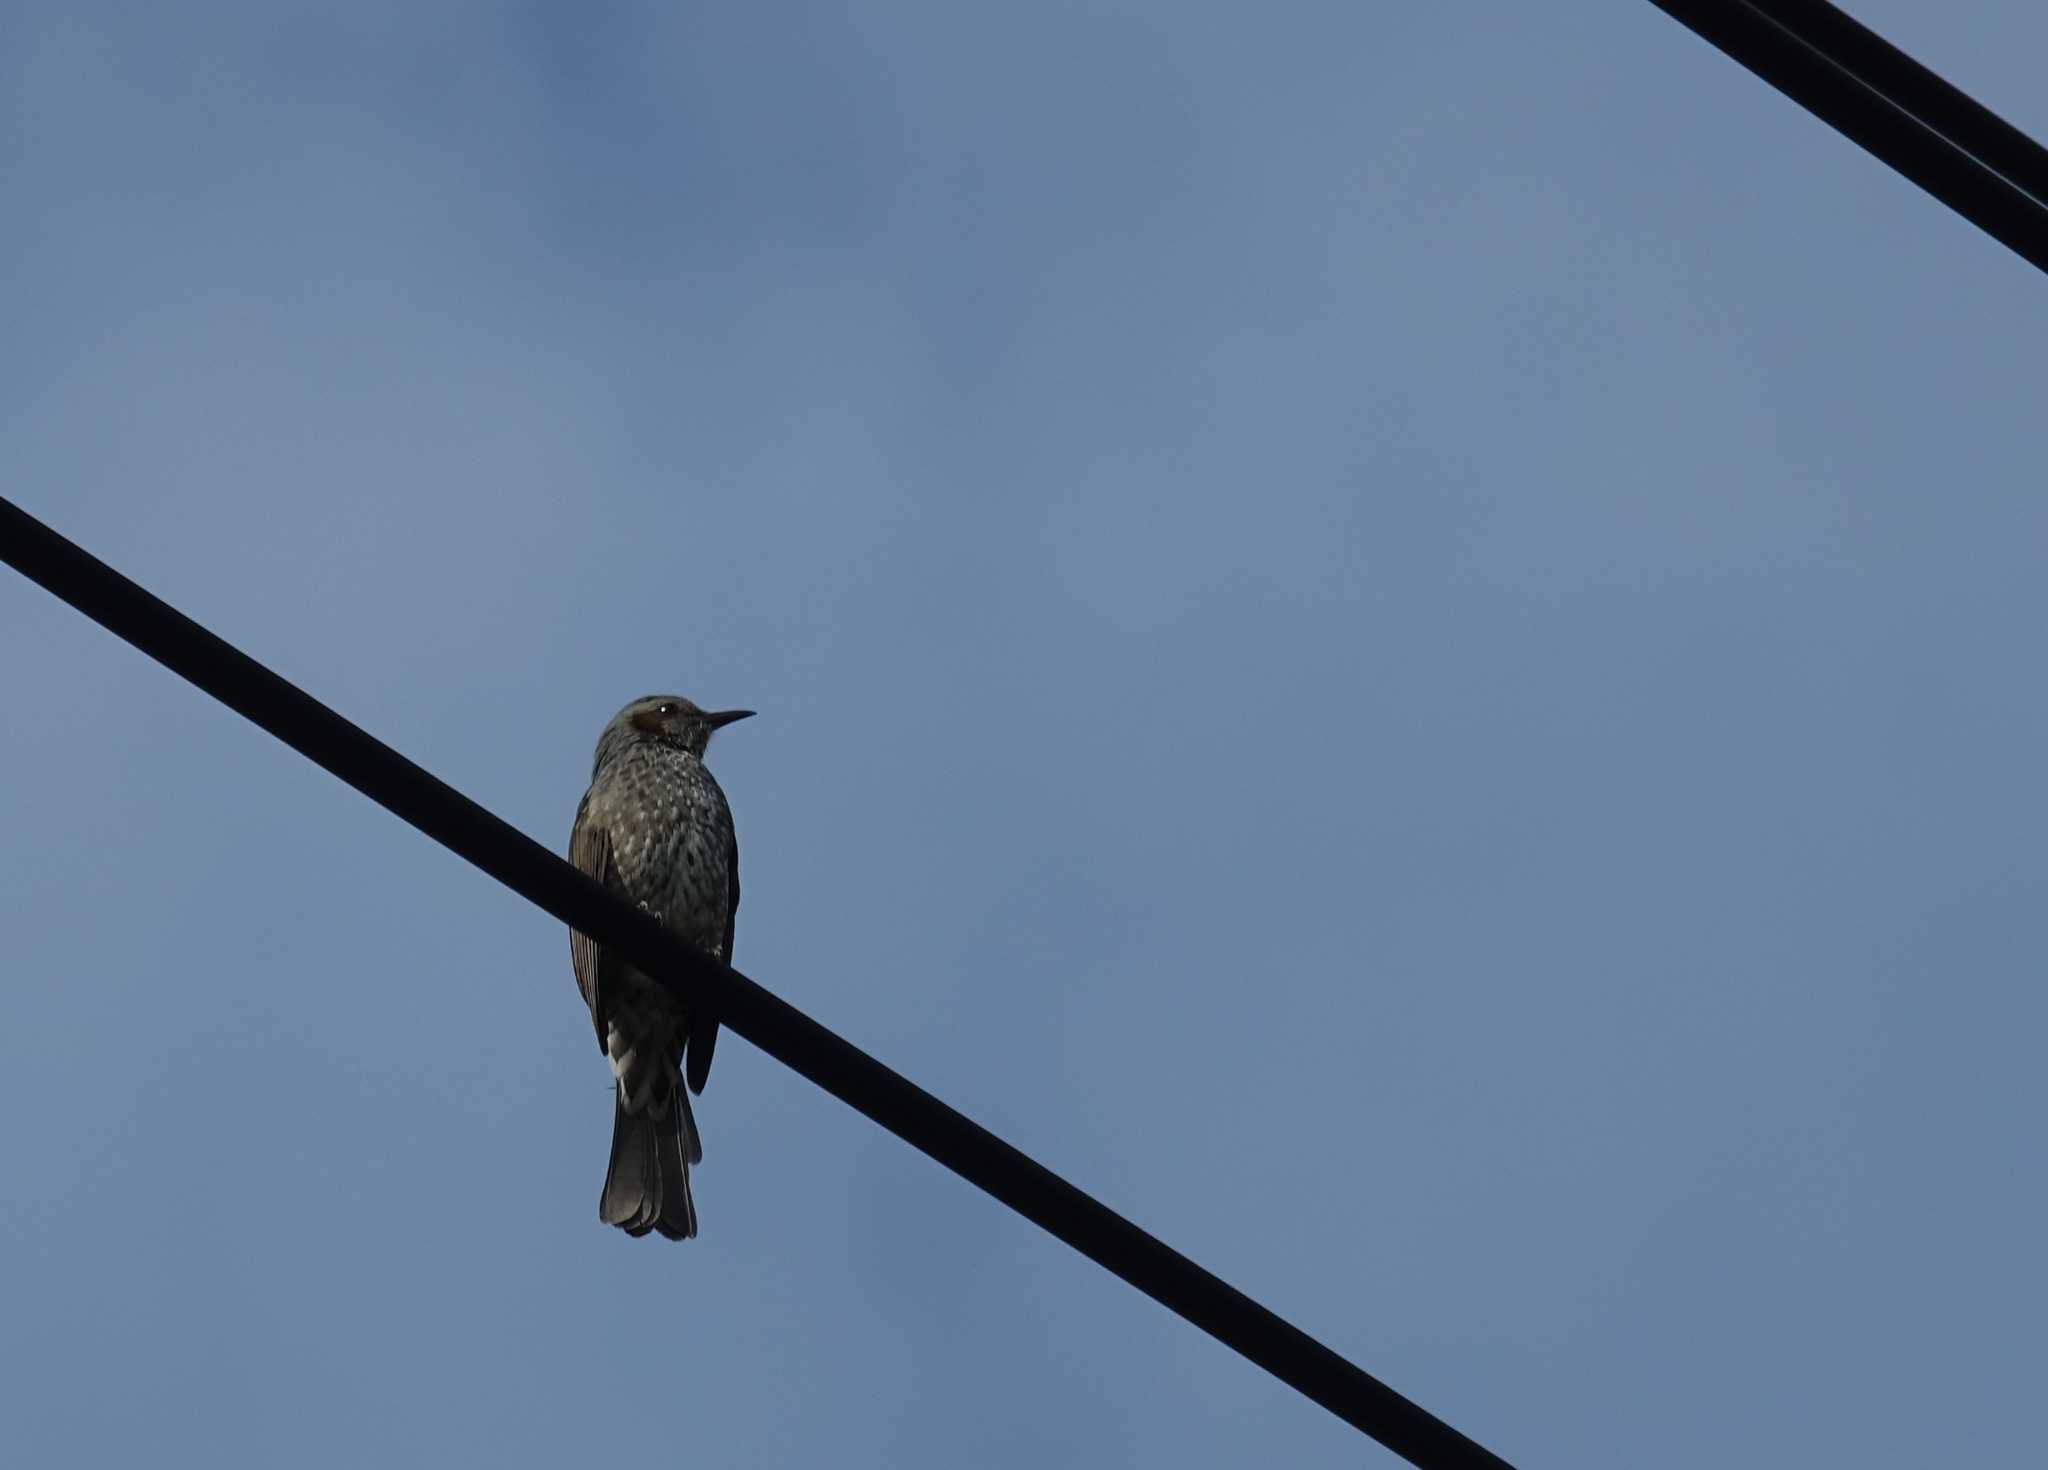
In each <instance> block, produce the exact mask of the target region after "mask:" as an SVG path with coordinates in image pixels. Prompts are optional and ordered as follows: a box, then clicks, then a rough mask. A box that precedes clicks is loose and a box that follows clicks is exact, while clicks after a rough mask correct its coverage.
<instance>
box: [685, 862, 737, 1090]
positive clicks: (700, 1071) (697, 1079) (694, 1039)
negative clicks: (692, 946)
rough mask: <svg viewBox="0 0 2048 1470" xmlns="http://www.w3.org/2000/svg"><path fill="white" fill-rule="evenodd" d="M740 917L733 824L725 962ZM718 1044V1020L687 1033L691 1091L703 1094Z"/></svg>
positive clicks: (727, 873) (687, 1073) (727, 878)
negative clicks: (735, 921) (712, 1056)
mask: <svg viewBox="0 0 2048 1470" xmlns="http://www.w3.org/2000/svg"><path fill="white" fill-rule="evenodd" d="M739 914H740V840H739V838H738V837H737V836H735V835H734V834H733V829H732V823H731V822H727V823H726V827H725V946H724V948H723V949H721V950H720V951H719V953H720V955H721V956H722V957H723V958H724V960H725V962H726V963H727V964H728V965H729V964H731V963H732V933H733V922H734V920H736V919H738V918H739ZM717 1045H718V1017H716V1016H712V1017H711V1018H710V1019H709V1020H707V1021H706V1022H704V1024H703V1025H701V1026H699V1027H697V1028H695V1029H694V1030H692V1031H691V1032H690V1040H689V1055H688V1056H687V1057H686V1058H685V1060H684V1066H683V1080H684V1081H685V1082H687V1083H689V1084H690V1091H692V1092H702V1091H703V1090H704V1084H705V1083H706V1082H707V1081H709V1080H710V1078H711V1053H712V1050H713V1048H715V1047H716V1046H717Z"/></svg>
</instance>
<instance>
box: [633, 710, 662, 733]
mask: <svg viewBox="0 0 2048 1470" xmlns="http://www.w3.org/2000/svg"><path fill="white" fill-rule="evenodd" d="M627 723H628V724H630V725H631V726H632V727H633V728H634V729H635V730H645V731H646V732H647V733H648V734H649V735H659V734H660V733H661V716H660V715H658V714H656V713H655V712H654V711H653V710H651V709H644V710H642V711H640V713H639V714H637V715H635V716H633V718H632V719H631V720H629V721H628V722H627Z"/></svg>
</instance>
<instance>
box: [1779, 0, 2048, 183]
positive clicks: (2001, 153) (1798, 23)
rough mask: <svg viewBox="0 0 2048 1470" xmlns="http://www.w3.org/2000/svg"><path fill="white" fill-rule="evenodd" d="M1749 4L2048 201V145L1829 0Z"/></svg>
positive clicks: (1971, 153) (2012, 180) (2006, 175)
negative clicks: (2038, 140)
mask: <svg viewBox="0 0 2048 1470" xmlns="http://www.w3.org/2000/svg"><path fill="white" fill-rule="evenodd" d="M1750 3H1751V4H1752V5H1753V6H1754V7H1755V8H1756V9H1758V10H1760V11H1762V12H1763V13H1764V14H1765V15H1767V16H1769V17H1770V18H1771V19H1772V20H1773V21H1775V22H1776V23H1777V24H1779V25H1781V26H1783V27H1784V28H1785V29H1786V30H1788V31H1791V32H1793V33H1795V34H1796V35H1798V36H1799V38H1800V39H1801V40H1803V41H1805V42H1806V44H1807V45H1809V46H1812V47H1814V48H1815V49H1816V50H1820V51H1824V52H1826V53H1827V54H1828V55H1829V56H1830V57H1832V58H1833V59H1834V62H1835V64H1836V65H1837V66H1840V67H1842V68H1843V69H1845V70H1847V71H1850V72H1853V73H1855V75H1856V76H1857V77H1858V78H1859V79H1860V80H1861V81H1862V82H1863V83H1864V84H1865V85H1866V86H1869V87H1873V88H1875V89H1876V90H1878V91H1880V92H1882V93H1884V94H1885V95H1886V96H1887V97H1889V98H1890V99H1891V100H1892V102H1893V103H1894V104H1895V105H1897V106H1899V107H1902V108H1904V109H1905V110H1906V111H1908V112H1910V113H1912V114H1913V116H1915V117H1916V118H1918V119H1920V121H1921V122H1923V123H1925V124H1926V125H1927V126H1928V127H1930V128H1933V129H1934V130H1935V131H1936V132H1938V133H1940V134H1941V135H1942V136H1943V137H1945V138H1947V139H1948V140H1949V141H1950V142H1951V143H1953V144H1955V145H1956V146H1957V147H1958V148H1961V149H1962V150H1963V151H1964V152H1966V153H1968V154H1970V156H1971V157H1973V158H1975V159H1977V160H1978V161H1979V162H1981V163H1983V164H1984V165H1985V166H1986V167H1988V168H1991V169H1993V170H1995V171H1996V172H1998V173H1999V174H2001V175H2002V176H2004V178H2005V179H2006V180H2008V181H2009V182H2010V183H2012V184H2014V185H2016V186H2018V187H2019V188H2021V189H2023V190H2025V191H2026V192H2027V193H2028V194H2030V195H2032V196H2033V197H2034V199H2035V200H2036V202H2038V203H2040V204H2041V205H2043V206H2044V207H2048V148H2043V147H2042V146H2041V145H2040V144H2039V143H2036V142H2035V141H2034V140H2033V139H2032V138H2030V137H2028V136H2027V135H2026V134H2025V133H2023V132H2021V131H2020V130H2019V129H2018V128H2016V127H2014V126H2013V125H2012V124H2011V123H2009V122H2007V121H2006V120H2005V119H2004V118H2002V117H2000V116H1999V115H1998V114H1997V113H1995V112H1993V111H1992V110H1991V109H1990V108H1988V107H1986V106H1984V105H1983V104H1982V103H1981V102H1978V101H1977V100H1976V99H1975V98H1973V97H1971V96H1969V95H1968V94H1967V93H1965V92H1962V91H1960V90H1958V89H1957V88H1955V87H1953V86H1951V85H1950V84H1949V83H1948V82H1946V81H1944V80H1943V79H1942V78H1941V77H1940V76H1938V75H1936V74H1935V73H1934V72H1932V71H1929V70H1928V69H1927V68H1926V67H1924V66H1922V65H1921V64H1920V63H1919V62H1917V61H1915V60H1914V59H1913V58H1912V57H1910V56H1908V55H1907V54H1906V53H1905V52H1903V51H1901V50H1900V49H1899V48H1898V47H1896V46H1894V45H1893V44H1892V43H1891V42H1889V41H1887V40H1886V39H1885V38H1884V37H1883V36H1880V35H1879V34H1878V33H1877V32H1876V31H1873V30H1871V29H1870V28H1869V27H1868V26H1866V25H1864V24H1863V23H1862V22H1861V21H1859V20H1857V19H1856V18H1855V17H1854V16H1852V15H1849V14H1848V13H1846V12H1845V11H1842V10H1840V9H1838V8H1837V7H1835V6H1833V5H1830V4H1829V3H1828V0H1750Z"/></svg>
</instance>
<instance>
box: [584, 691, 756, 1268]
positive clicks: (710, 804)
mask: <svg viewBox="0 0 2048 1470" xmlns="http://www.w3.org/2000/svg"><path fill="white" fill-rule="evenodd" d="M752 713H753V711H752V710H744V709H731V710H719V711H710V710H702V709H699V708H698V707H697V706H696V705H694V704H692V703H690V701H689V700H687V699H684V698H683V697H682V696H680V695H676V694H650V695H648V696H647V697H646V698H644V699H636V700H634V701H633V702H632V703H631V704H629V705H627V706H626V707H625V708H624V709H622V710H620V711H619V712H618V714H617V715H615V716H614V717H613V718H612V722H611V723H610V724H609V725H606V726H605V727H604V734H602V735H600V736H599V737H598V741H597V760H596V763H595V765H594V766H593V768H592V770H591V776H590V789H589V790H588V791H586V792H584V793H583V802H582V804H581V805H580V806H578V807H577V808H576V825H575V826H574V827H573V828H571V829H570V832H569V861H570V862H572V863H574V864H575V865H576V866H577V867H579V868H581V869H582V870H583V871H584V872H586V873H588V874H589V875H590V876H591V877H593V878H595V879H597V881H598V882H600V883H602V884H604V885H605V886H606V887H607V888H611V889H615V890H617V891H618V892H619V893H621V894H623V895H625V896H626V897H627V898H629V899H631V900H632V901H633V902H635V903H637V904H639V905H640V907H642V908H644V909H646V910H648V911H649V912H650V913H652V914H653V915H654V916H655V917H656V918H657V919H659V920H660V921H661V922H662V923H663V924H666V925H667V926H668V927H669V928H670V929H673V930H674V931H675V932H676V933H677V934H679V935H681V936H682V937H683V938H684V939H687V940H688V941H689V942H690V943H692V944H694V945H697V946H698V947H699V948H701V949H705V950H708V951H710V952H711V953H712V954H714V955H716V956H718V958H720V959H721V960H726V961H728V962H730V961H731V959H732V926H733V915H734V913H735V912H737V910H738V909H739V905H740V859H739V844H738V843H737V842H736V841H735V840H734V838H733V831H732V812H731V810H730V809H729V808H727V806H726V804H725V793H724V792H723V791H721V790H719V789H718V783H717V782H716V781H714V780H713V779H712V778H711V772H710V771H708V770H706V769H705V768H704V748H705V746H707V745H708V744H709V743H710V741H711V734H712V732H713V731H714V730H717V729H719V728H720V727H721V726H724V725H730V724H731V723H732V722H733V721H734V720H744V719H745V718H747V716H749V715H750V714H752ZM569 957H570V960H571V962H572V963H573V964H574V966H575V969H576V988H577V989H579V990H581V991H582V992H583V1000H584V1003H585V1004H586V1005H588V1006H589V1007H590V1019H591V1021H592V1023H593V1024H595V1025H596V1027H597V1044H598V1046H599V1047H600V1048H601V1049H602V1050H603V1052H604V1054H605V1056H606V1057H608V1058H609V1059H610V1061H611V1064H612V1076H613V1078H614V1079H615V1080H616V1083H617V1098H616V1101H615V1102H614V1105H613V1111H612V1159H611V1166H610V1167H609V1168H608V1169H606V1170H605V1176H604V1192H603V1194H601V1195H600V1196H599V1197H598V1203H597V1216H598V1218H599V1219H600V1220H602V1221H604V1222H605V1223H606V1224H607V1225H616V1226H618V1227H619V1228H620V1229H621V1230H624V1231H625V1232H626V1233H627V1234H628V1235H634V1236H639V1235H645V1234H647V1232H648V1231H650V1230H658V1231H660V1232H661V1233H662V1234H663V1235H665V1236H667V1237H668V1238H669V1239H670V1240H686V1239H688V1238H689V1237H690V1236H693V1235H695V1234H696V1233H697V1207H696V1205H695V1204H694V1203H693V1202H692V1201H691V1199H690V1165H692V1164H694V1163H696V1162H698V1161H699V1160H700V1159H702V1158H703V1157H704V1147H703V1144H702V1143H701V1142H700V1141H699V1139H698V1137H697V1120H696V1118H695V1117H693V1116H692V1115H691V1112H690V1098H689V1093H686V1092H685V1091H684V1090H683V1084H684V1082H685V1080H686V1079H687V1082H688V1085H689V1091H690V1092H702V1091H703V1090H704V1079H705V1078H706V1076H707V1075H709V1073H710V1071H711V1049H712V1047H713V1046H715V1045H716V1044H717V1041H718V1021H717V1019H716V1018H715V1017H709V1016H696V1015H691V1014H690V1013H689V1012H688V1010H687V1009H686V1008H685V1007H684V1006H683V1005H682V1004H681V1003H680V1002H679V1001H677V1000H676V999H675V998H674V997H673V996H672V995H670V994H669V992H668V991H666V990H664V989H662V988H661V987H660V986H659V985H657V984H655V982H654V981H652V980H650V979H648V978H647V977H646V976H645V975H643V974H641V973H640V972H639V971H638V970H636V969H634V968H633V966H632V965H631V964H630V963H628V962H627V961H626V960H625V959H624V958H623V957H622V956H620V955H617V954H613V953H610V952H608V951H607V950H606V949H605V947H604V946H603V945H602V944H599V943H598V942H597V941H595V940H593V939H591V938H589V937H588V936H586V935H583V934H579V933H577V932H576V931H574V930H571V931H570V933H569Z"/></svg>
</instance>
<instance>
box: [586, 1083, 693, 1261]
mask: <svg viewBox="0 0 2048 1470" xmlns="http://www.w3.org/2000/svg"><path fill="white" fill-rule="evenodd" d="M703 1157H704V1145H703V1144H702V1143H701V1142H700V1141H699V1140H698V1137H697V1120H696V1118H695V1117H693V1116H692V1115H691V1113H690V1098H689V1094H687V1093H685V1092H684V1091H683V1089H682V1088H681V1087H679V1086H673V1085H671V1086H670V1087H668V1088H667V1089H666V1090H665V1091H663V1092H661V1093H659V1094H657V1095H655V1096H651V1097H649V1098H648V1099H647V1100H646V1101H645V1102H644V1103H642V1104H641V1107H640V1110H639V1111H638V1112H635V1113H629V1112H627V1111H626V1103H625V1099H624V1098H622V1097H619V1096H617V1094H616V1093H614V1097H613V1102H612V1162H611V1167H610V1168H608V1169H606V1170H605V1175H604V1193H603V1194H602V1195H600V1196H599V1197H598V1201H597V1217H598V1219H600V1220H602V1221H604V1223H605V1224H607V1225H616V1226H618V1227H619V1228H620V1229H621V1230H623V1231H625V1232H626V1234H628V1235H636V1236H637V1235H645V1234H646V1233H647V1232H648V1231H650V1230H659V1231H660V1232H661V1233H662V1234H663V1235H665V1236H667V1237H668V1238H669V1239H670V1240H688V1239H689V1238H690V1237H691V1236H693V1235H695V1234H696V1233H697V1206H696V1203H695V1202H694V1201H693V1200H691V1198H690V1165H692V1164H694V1163H697V1162H698V1161H699V1160H701V1159H702V1158H703Z"/></svg>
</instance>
